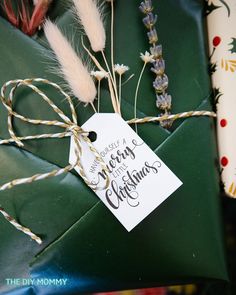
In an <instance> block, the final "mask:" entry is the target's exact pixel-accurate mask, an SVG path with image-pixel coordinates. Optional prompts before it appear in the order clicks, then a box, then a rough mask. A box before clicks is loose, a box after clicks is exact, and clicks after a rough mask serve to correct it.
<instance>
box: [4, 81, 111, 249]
mask: <svg viewBox="0 0 236 295" xmlns="http://www.w3.org/2000/svg"><path fill="white" fill-rule="evenodd" d="M33 82H40V83H44V84H48V85H51V86H53V87H54V88H55V89H56V90H58V91H59V92H60V93H61V94H62V95H63V96H64V97H65V98H66V100H67V101H68V103H69V107H70V110H71V115H72V120H71V119H70V118H68V117H67V116H66V115H65V114H64V113H63V111H62V110H61V109H60V108H58V107H57V106H56V105H55V104H54V103H53V102H52V100H50V99H49V98H48V97H47V96H46V94H45V93H43V92H42V91H41V90H40V89H39V88H38V87H36V86H35V85H33V84H32V83H33ZM9 86H12V88H11V90H10V92H9V96H8V98H6V91H7V88H8V87H9ZM20 86H27V87H29V88H31V89H32V90H33V91H34V92H36V93H37V94H38V95H39V96H41V97H42V98H43V99H44V101H46V102H47V103H48V104H49V106H50V107H52V109H53V110H54V111H55V112H56V113H57V114H58V115H59V117H60V118H61V119H62V120H63V122H60V121H58V120H53V121H48V120H35V119H30V118H27V117H24V116H22V115H20V114H18V113H17V112H15V111H13V98H14V94H15V91H16V89H17V88H19V87H20ZM0 99H1V102H2V104H3V105H4V106H5V108H6V109H7V111H8V121H7V124H8V131H9V134H10V137H11V138H10V139H6V140H1V141H0V145H2V144H8V143H13V142H15V143H16V144H17V145H18V146H19V147H23V146H24V144H23V143H22V141H24V140H30V139H42V138H63V137H67V136H72V137H73V139H74V143H75V155H76V161H75V162H74V163H73V164H69V165H67V166H66V167H64V168H61V169H56V170H53V171H51V172H47V173H43V174H36V175H33V176H31V177H28V178H21V179H15V180H13V181H10V182H8V183H5V184H4V185H2V186H0V191H3V190H6V189H11V188H12V187H14V186H16V185H20V184H26V183H32V182H34V181H37V180H42V179H47V178H50V177H55V176H59V175H61V174H63V173H67V172H69V171H71V170H73V169H74V168H75V167H78V168H79V174H80V176H81V177H82V179H83V180H84V182H85V183H86V184H87V185H88V186H89V187H90V188H91V189H92V190H94V191H96V190H99V189H104V188H107V187H108V186H109V183H110V180H109V176H108V168H107V166H106V164H105V163H104V161H103V159H102V157H101V156H100V154H99V153H98V151H97V150H96V149H95V148H94V146H93V144H92V143H91V141H90V139H89V138H88V132H85V131H84V130H83V129H82V128H81V127H80V126H79V125H78V121H77V115H76V112H75V108H74V105H73V103H72V100H71V98H70V96H69V95H68V94H67V93H66V92H64V91H63V90H62V88H61V87H60V86H59V85H57V84H55V83H53V82H50V81H48V80H45V79H40V78H37V79H25V80H21V79H18V80H12V81H8V82H7V83H5V84H4V85H3V87H2V88H1V96H0ZM13 117H15V118H18V119H20V120H22V121H24V122H27V123H31V124H35V125H47V126H58V127H61V128H64V129H65V131H64V132H61V133H54V134H41V135H35V136H25V137H18V136H17V135H16V133H15V131H14V129H13V124H12V120H13ZM81 140H83V141H85V142H86V143H87V145H88V147H89V149H90V150H91V152H92V153H93V154H94V156H95V159H96V160H97V161H98V163H99V164H100V165H101V168H102V170H103V171H104V172H105V174H106V176H107V177H106V183H105V186H104V187H103V188H99V187H96V186H95V185H94V184H92V183H91V182H90V181H89V179H88V178H87V176H86V173H85V171H84V168H83V166H82V164H81V162H80V158H81V155H82V148H81ZM0 213H2V214H3V216H4V217H5V218H6V219H7V220H8V221H9V222H10V223H12V225H14V226H15V227H16V228H17V229H18V230H20V231H22V232H24V233H25V234H27V235H29V236H30V237H31V238H32V239H33V240H35V241H36V242H38V243H39V244H41V243H42V241H41V239H40V238H39V237H38V236H36V235H35V234H34V233H32V232H31V230H30V229H28V228H25V227H23V226H21V225H20V224H18V223H17V221H16V220H15V219H13V218H12V217H11V216H10V215H8V214H7V213H6V211H5V210H4V209H3V208H2V207H0Z"/></svg>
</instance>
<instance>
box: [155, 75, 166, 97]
mask: <svg viewBox="0 0 236 295" xmlns="http://www.w3.org/2000/svg"><path fill="white" fill-rule="evenodd" d="M168 84H169V80H168V77H167V76H166V75H165V74H164V75H162V76H157V77H156V79H155V81H154V82H153V87H154V88H155V90H156V92H157V93H163V92H165V90H166V89H167V88H168Z"/></svg>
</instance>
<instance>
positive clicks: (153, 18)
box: [143, 12, 157, 30]
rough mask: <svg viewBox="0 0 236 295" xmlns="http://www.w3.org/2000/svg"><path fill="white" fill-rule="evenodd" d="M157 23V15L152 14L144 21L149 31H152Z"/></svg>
mask: <svg viewBox="0 0 236 295" xmlns="http://www.w3.org/2000/svg"><path fill="white" fill-rule="evenodd" d="M156 22H157V15H156V14H155V15H154V14H153V13H152V12H151V13H148V14H147V16H146V17H145V18H144V19H143V23H144V25H145V26H146V28H147V29H149V30H150V29H152V27H153V26H154V25H155V23H156Z"/></svg>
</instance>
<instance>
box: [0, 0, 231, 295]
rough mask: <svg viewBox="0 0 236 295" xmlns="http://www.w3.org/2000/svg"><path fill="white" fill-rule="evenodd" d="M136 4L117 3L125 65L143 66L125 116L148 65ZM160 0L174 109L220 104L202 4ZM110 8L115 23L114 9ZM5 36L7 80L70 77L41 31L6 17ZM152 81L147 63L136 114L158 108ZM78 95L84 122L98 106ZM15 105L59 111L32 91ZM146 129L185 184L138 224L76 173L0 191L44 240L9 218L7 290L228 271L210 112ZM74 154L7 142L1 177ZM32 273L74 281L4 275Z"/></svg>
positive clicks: (131, 284) (118, 285)
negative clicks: (14, 283) (127, 224)
mask: <svg viewBox="0 0 236 295" xmlns="http://www.w3.org/2000/svg"><path fill="white" fill-rule="evenodd" d="M55 2H56V3H55V4H56V5H54V6H53V7H52V8H51V12H50V13H51V16H52V18H53V19H56V22H57V23H58V25H60V27H61V28H62V29H63V31H64V32H65V34H66V35H68V36H69V37H72V36H73V35H75V36H74V43H75V47H76V48H77V49H78V50H79V51H80V52H81V51H82V49H81V45H80V30H79V27H78V25H77V24H75V21H74V20H73V17H72V14H71V12H70V10H69V8H70V7H69V6H70V5H69V4H68V2H67V1H55ZM66 3H67V4H66ZM139 3H140V1H136V0H129V1H127V0H119V1H118V0H117V1H116V29H115V43H116V45H115V56H116V62H117V63H124V64H126V65H128V66H129V67H130V73H135V78H134V79H132V80H131V81H130V82H129V83H128V84H126V85H125V86H124V88H123V99H122V101H123V103H122V114H123V117H124V118H125V119H127V118H132V117H133V100H134V92H135V86H136V83H137V79H138V75H139V72H140V70H141V68H142V65H143V64H142V62H141V60H140V59H139V55H140V52H144V51H145V50H147V49H148V48H149V47H148V42H147V37H146V35H145V34H146V31H145V29H144V27H143V25H142V21H141V19H142V15H141V13H140V12H139V10H138V5H139ZM153 3H154V4H155V8H156V11H157V12H158V16H159V18H158V25H157V30H158V34H159V39H160V43H161V44H162V45H163V49H164V58H165V60H166V67H167V74H168V76H169V79H170V87H169V92H170V93H171V94H172V96H173V109H172V111H173V112H174V113H175V112H182V111H188V110H197V109H204V110H211V105H210V103H209V98H210V93H211V85H210V78H209V75H208V61H207V58H206V56H207V50H206V44H205V42H206V41H205V36H206V35H205V23H204V17H203V10H204V9H203V1H200V0H188V1H186V0H165V1H161V0H155V1H153ZM106 15H107V27H109V20H108V19H109V13H107V14H106ZM108 31H109V30H108ZM0 40H1V42H0V65H1V70H0V84H3V83H4V82H5V81H7V80H9V79H16V78H29V77H42V78H47V79H50V80H52V81H54V82H58V83H63V81H62V80H61V79H60V78H58V77H57V76H56V75H54V74H51V73H50V71H49V67H50V66H51V65H52V62H51V61H50V60H49V59H48V58H47V55H48V50H47V48H48V45H47V42H46V41H45V38H44V36H43V34H42V33H40V34H39V36H35V37H34V38H33V39H32V38H29V37H27V36H25V35H23V34H22V33H21V32H20V31H18V30H17V29H15V28H13V27H12V26H11V25H10V24H9V23H7V22H6V21H5V20H4V19H2V18H1V19H0ZM108 44H109V41H108ZM108 53H109V46H108V47H107V54H108ZM127 77H128V75H127ZM78 78H79V77H78ZM153 79H154V76H153V75H152V74H151V73H150V72H149V71H148V70H147V71H146V73H145V77H144V79H143V81H142V85H141V91H140V96H139V103H138V109H139V114H138V115H139V116H147V115H148V116H155V115H157V109H156V107H155V96H154V93H153V89H152V81H153ZM42 89H43V90H44V91H45V92H46V93H47V94H48V95H49V96H50V98H51V99H52V100H53V101H54V102H56V103H57V104H58V105H59V106H60V107H61V108H62V109H63V110H64V111H65V113H66V114H68V115H69V108H68V106H67V104H66V102H65V101H64V100H63V98H62V97H61V96H60V95H58V93H56V92H55V91H54V90H52V89H51V88H50V87H48V86H42ZM102 99H103V104H102V111H104V112H107V111H111V110H112V109H111V106H110V105H109V102H110V100H109V96H108V91H107V88H106V87H104V88H103V91H102ZM74 102H75V104H76V105H77V111H78V115H79V124H82V123H83V122H84V121H86V119H88V118H89V117H90V116H91V115H92V110H91V109H90V108H89V107H87V108H84V106H83V105H82V104H79V103H78V101H77V100H76V99H74ZM14 107H15V109H16V110H17V111H18V112H20V113H22V114H24V115H26V116H30V117H32V118H40V119H43V118H44V119H58V118H57V116H56V114H54V113H53V112H52V111H51V110H50V109H49V107H48V106H47V105H46V104H45V103H44V102H42V101H41V99H40V98H39V97H38V96H37V95H33V94H32V93H31V92H30V91H29V90H26V89H21V90H19V91H18V92H17V97H16V100H15V103H14ZM0 117H1V128H0V136H1V137H2V138H8V137H9V135H8V134H7V128H6V111H5V110H4V108H3V107H1V108H0ZM14 126H15V129H16V130H17V134H20V135H26V134H38V133H44V132H46V133H48V132H53V131H57V130H58V129H57V128H51V129H49V128H48V127H47V128H46V127H38V126H29V125H27V124H25V123H21V122H19V121H18V120H15V124H14ZM139 135H140V136H141V137H142V138H143V139H144V140H145V141H146V142H147V144H148V145H149V146H150V147H151V148H152V149H153V150H154V151H155V152H156V153H157V154H158V156H160V157H161V159H162V160H163V161H164V162H165V163H166V164H167V165H168V166H169V167H170V168H171V169H172V171H173V172H174V173H175V174H176V175H177V176H178V177H179V178H180V179H181V180H182V182H183V183H184V184H183V186H182V187H181V188H180V189H179V190H178V191H177V192H176V193H174V194H173V195H172V196H171V197H170V198H169V199H167V200H166V201H165V202H164V203H163V204H162V205H161V206H160V207H158V208H157V209H156V210H155V211H154V212H153V213H152V214H150V216H148V217H147V218H146V219H145V220H144V221H143V222H142V223H141V224H140V225H139V226H137V227H136V228H135V229H134V230H133V231H132V232H131V233H128V232H126V230H125V229H124V228H123V227H122V226H121V225H120V223H119V222H118V221H117V220H116V219H115V218H114V217H113V216H112V214H111V213H110V212H108V210H107V209H106V208H105V206H104V205H103V204H102V203H101V202H100V201H99V200H98V198H97V197H96V195H95V194H94V193H93V192H92V191H90V190H89V189H88V188H87V187H86V185H84V184H83V182H82V181H81V179H80V178H79V177H78V176H77V175H76V174H74V175H73V174H72V173H69V174H67V175H63V176H60V177H58V178H54V179H50V180H45V181H41V182H37V183H33V184H31V185H24V186H19V187H17V188H14V189H12V190H10V191H6V192H1V194H0V202H1V204H2V205H3V206H4V207H5V208H6V210H7V211H8V212H10V213H11V214H12V215H13V216H15V217H16V219H17V220H18V221H19V222H20V223H22V224H24V225H26V226H28V227H30V228H31V229H32V230H33V231H34V232H35V233H37V234H38V235H40V236H42V238H43V240H44V243H43V245H42V246H41V247H39V246H38V245H37V244H36V243H35V242H33V241H30V240H29V239H28V237H27V236H25V235H24V234H22V233H20V232H17V231H16V230H15V229H14V228H13V227H12V226H11V225H10V224H8V223H7V222H6V221H5V220H4V219H3V218H1V222H0V237H1V238H0V240H1V243H0V290H1V292H2V294H5V293H6V294H55V292H56V294H60V293H62V294H78V293H79V292H80V293H81V294H85V293H86V292H92V291H93V292H95V291H105V290H115V289H127V288H138V287H152V286H157V285H163V284H164V285H165V284H168V285H169V284H176V283H185V282H197V281H211V280H227V271H226V265H225V256H224V242H223V238H222V228H221V218H220V215H221V213H220V210H219V172H218V169H219V168H218V164H217V150H216V141H215V129H214V122H213V120H212V119H210V118H207V117H202V118H191V119H187V120H185V121H182V122H176V123H175V124H174V126H173V129H172V130H171V132H170V131H166V130H164V129H162V128H161V127H159V126H158V125H157V124H147V125H143V126H139ZM68 154H69V140H68V139H60V140H39V141H30V142H27V143H26V144H25V147H24V150H19V149H18V148H16V147H13V146H12V147H9V146H2V147H0V164H1V169H0V179H1V183H5V182H6V181H9V180H12V179H15V178H19V177H26V176H31V175H32V174H34V173H40V172H45V171H50V170H52V169H54V168H56V166H60V167H62V166H65V165H66V164H67V162H68ZM153 193H155V191H153ZM147 197H148V196H147ZM28 276H32V277H33V278H44V277H57V278H58V277H66V278H69V279H70V284H69V285H68V286H67V287H66V289H63V288H61V289H57V290H56V291H55V289H50V288H45V287H38V288H37V287H32V289H30V288H28V289H27V288H26V289H22V290H20V289H19V290H18V291H16V293H14V291H13V290H11V288H9V286H6V284H5V279H6V278H10V277H28ZM12 289H14V287H12Z"/></svg>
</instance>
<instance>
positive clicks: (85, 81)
mask: <svg viewBox="0 0 236 295" xmlns="http://www.w3.org/2000/svg"><path fill="white" fill-rule="evenodd" d="M86 1H87V0H86ZM44 32H45V35H46V38H47V40H48V42H49V44H50V46H51V48H52V50H53V51H54V53H55V55H56V58H57V60H58V62H59V64H60V68H61V72H62V73H63V76H64V78H65V80H66V81H67V83H68V85H69V87H70V89H71V90H72V92H73V94H74V95H75V96H76V97H77V98H78V99H79V100H80V101H81V102H83V103H86V104H87V103H92V102H93V101H94V99H95V97H96V94H97V90H96V87H95V84H94V81H93V79H92V78H91V76H90V73H89V71H88V69H87V67H86V66H84V65H83V63H82V61H81V59H80V58H79V57H78V55H77V54H76V52H75V51H74V49H73V48H72V46H71V45H70V43H69V42H68V40H67V39H66V38H65V37H64V36H63V34H62V33H61V31H60V30H59V28H58V27H57V25H56V24H54V23H52V22H51V21H50V20H47V21H46V22H45V24H44Z"/></svg>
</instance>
